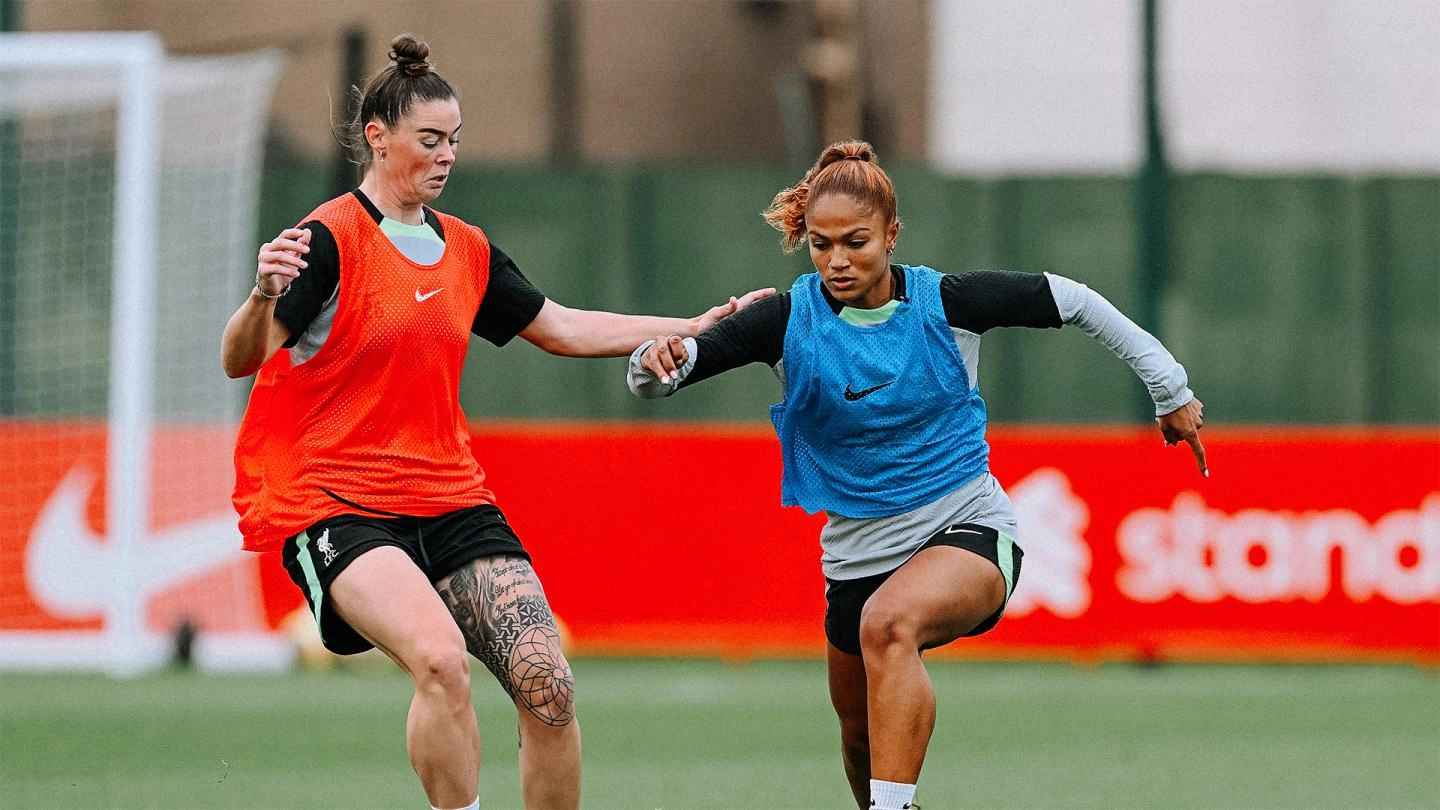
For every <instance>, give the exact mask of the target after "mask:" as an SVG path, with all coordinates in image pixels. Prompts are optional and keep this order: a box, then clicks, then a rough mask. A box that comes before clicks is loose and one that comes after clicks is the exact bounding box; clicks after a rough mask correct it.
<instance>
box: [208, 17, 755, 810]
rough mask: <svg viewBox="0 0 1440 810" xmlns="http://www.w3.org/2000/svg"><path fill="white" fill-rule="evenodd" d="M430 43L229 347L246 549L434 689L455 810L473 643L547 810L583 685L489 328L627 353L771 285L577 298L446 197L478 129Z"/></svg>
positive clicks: (444, 791) (385, 89) (476, 755)
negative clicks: (661, 311)
mask: <svg viewBox="0 0 1440 810" xmlns="http://www.w3.org/2000/svg"><path fill="white" fill-rule="evenodd" d="M428 57H429V48H428V47H427V46H426V45H425V44H424V43H423V42H420V41H418V40H416V39H414V38H413V37H410V36H409V35H401V36H399V37H396V38H395V40H394V41H393V42H392V43H391V51H390V59H391V60H392V61H391V63H390V64H389V65H388V66H387V67H385V68H384V69H382V70H380V71H379V72H378V73H376V74H375V75H374V76H373V77H371V78H370V80H369V81H368V82H367V83H366V86H365V88H364V91H363V93H362V101H361V106H360V109H359V111H358V113H357V116H356V118H355V119H354V120H353V121H351V122H350V132H349V133H348V134H349V136H350V139H351V145H352V148H353V150H354V153H355V159H356V161H357V162H358V163H359V164H360V165H361V167H362V168H363V170H364V179H363V180H362V181H361V183H360V187H359V188H358V189H356V190H355V191H353V192H351V193H348V194H345V195H343V196H341V197H338V198H336V199H334V200H331V201H330V202H327V203H325V204H323V205H321V206H320V207H319V208H317V209H315V211H314V212H313V213H311V214H310V215H309V216H308V217H306V218H305V220H303V221H302V222H301V224H300V226H299V227H296V228H291V229H287V230H285V231H283V232H281V233H280V235H279V236H277V237H276V238H275V239H273V240H271V241H270V242H267V243H266V244H265V245H263V246H261V249H260V254H259V266H258V270H257V273H256V278H255V289H254V290H253V291H252V292H251V294H250V296H249V298H248V299H247V300H246V301H245V303H244V304H242V305H241V306H240V308H239V309H238V310H236V312H235V314H234V315H233V316H231V318H230V321H229V323H228V324H227V325H226V327H225V333H224V337H223V340H222V345H221V355H222V363H223V365H224V368H225V372H226V373H227V374H228V375H230V376H231V377H245V376H249V375H251V374H255V375H256V379H255V384H254V387H253V389H252V392H251V395H250V403H249V406H248V407H247V408H246V412H245V417H244V419H243V421H242V423H241V426H240V433H239V437H238V439H237V442H236V449H235V470H236V485H235V495H234V501H235V508H236V511H237V512H238V513H239V515H240V529H241V533H242V535H243V536H244V543H245V548H247V549H250V550H253V551H275V550H279V551H280V552H281V553H282V555H283V558H284V562H285V566H286V569H287V570H288V571H289V573H290V576H291V578H292V579H293V580H294V581H295V583H296V585H297V586H299V587H300V588H301V590H302V591H304V593H305V596H306V599H307V600H308V601H309V604H310V607H311V609H312V612H313V613H314V615H315V619H316V622H317V623H318V625H319V628H320V633H321V638H322V640H323V641H324V643H325V646H326V647H327V648H329V649H331V650H333V651H335V652H337V653H342V654H346V653H355V652H361V651H363V650H367V649H370V648H371V647H378V648H379V649H381V650H383V651H384V652H385V653H386V654H387V655H389V656H390V657H391V658H392V659H393V660H394V661H395V662H396V663H397V664H398V665H399V666H400V667H401V668H402V669H404V670H405V672H406V673H408V674H409V675H410V677H411V679H412V680H413V681H414V685H415V694H414V698H413V700H412V702H411V704H410V714H409V718H408V722H407V724H406V744H407V748H408V750H409V753H410V761H411V764H412V765H413V766H414V768H415V772H416V774H417V775H418V776H419V777H420V782H421V784H422V785H423V787H424V789H425V792H426V794H427V796H428V797H429V800H430V804H431V805H432V807H435V808H465V807H469V808H477V807H478V806H479V797H478V792H477V784H478V779H479V768H480V735H479V729H478V727H477V724H476V720H475V713H474V709H473V706H472V704H471V699H470V665H469V657H468V655H467V652H468V654H469V655H473V656H475V657H476V658H477V659H479V660H480V661H481V662H482V663H483V664H485V666H486V667H487V668H488V669H489V670H490V671H491V673H493V674H494V676H495V677H496V679H498V680H499V682H500V684H501V686H503V687H504V688H505V691H506V693H507V694H508V695H509V696H510V698H511V699H512V700H513V701H514V703H515V705H516V708H517V711H518V714H519V721H520V723H519V725H520V740H521V748H520V772H521V774H520V775H521V783H522V784H521V788H522V792H523V795H524V799H525V804H526V806H527V807H556V808H564V807H577V806H578V805H579V801H580V728H579V725H578V723H577V721H576V719H575V710H574V678H573V675H572V674H571V669H570V665H569V663H568V662H567V661H566V659H565V656H564V654H563V652H562V651H561V648H560V644H559V632H558V630H557V627H556V623H555V619H554V616H553V615H552V613H551V611H550V608H549V605H548V603H547V601H546V599H545V593H544V590H543V589H542V588H541V585H540V581H539V579H538V578H537V577H536V575H535V571H534V569H533V568H532V567H531V564H530V557H529V555H528V554H527V553H526V551H525V548H524V546H523V545H522V544H521V542H520V540H519V538H518V537H517V536H516V535H515V533H514V531H512V530H511V528H510V526H509V525H508V524H507V523H506V521H505V516H504V515H503V514H502V513H501V512H500V510H499V509H498V508H497V507H496V506H495V498H494V496H493V494H492V493H491V492H490V490H489V489H488V488H487V487H486V485H485V476H484V473H483V471H482V470H481V469H480V467H479V465H478V464H477V463H476V461H475V458H474V456H473V455H472V454H471V450H470V440H469V432H468V430H467V428H466V422H465V415H464V414H463V413H462V412H461V409H460V404H459V381H460V373H461V369H462V367H463V364H464V360H465V353H466V350H467V348H468V346H469V339H470V335H471V334H475V335H479V336H480V337H482V338H485V339H486V340H489V341H490V342H492V343H494V344H496V345H497V346H498V345H504V344H505V343H507V342H509V341H510V340H511V339H512V338H514V337H515V336H517V335H518V336H520V337H522V338H524V339H525V340H528V341H530V342H531V343H533V344H535V345H536V346H538V347H540V348H541V349H544V350H545V351H547V352H550V353H552V354H558V355H564V356H570V357H619V356H624V355H626V354H629V353H630V350H631V349H633V348H634V347H635V345H636V344H638V343H640V342H641V341H643V340H644V339H645V338H647V337H649V336H651V335H654V334H657V333H661V332H663V333H676V334H682V335H695V334H699V333H700V332H702V331H704V330H705V329H707V328H709V327H710V326H712V325H713V324H715V323H716V322H717V321H719V320H720V319H722V318H725V317H726V316H728V315H730V314H731V313H733V312H735V311H737V310H739V309H741V308H743V307H744V306H746V305H747V304H749V303H750V302H751V301H753V300H756V299H758V298H763V297H765V296H767V295H770V294H772V293H773V292H774V290H757V291H755V292H752V293H750V294H748V295H746V296H744V297H742V298H740V299H735V298H731V299H730V301H729V302H727V303H726V304H722V305H720V306H717V307H714V308H712V309H710V310H709V311H708V312H706V313H705V314H703V315H701V316H699V317H697V318H693V319H680V318H661V317H651V316H635V315H621V314H616V313H610V312H597V311H589V310H578V309H570V308H568V307H564V306H561V305H559V304H557V303H555V302H553V301H550V300H549V299H547V298H546V297H545V296H544V295H543V294H541V293H540V292H539V291H538V290H536V289H535V287H534V286H533V285H531V284H530V282H529V281H527V280H526V278H525V277H524V276H523V275H522V274H521V273H520V271H519V269H518V268H517V267H516V266H515V263H514V262H513V261H511V260H510V258H509V257H508V256H506V255H505V253H504V252H503V251H501V250H500V249H499V248H498V247H496V246H495V245H493V244H491V243H490V241H489V240H488V239H487V238H486V236H485V234H484V233H482V232H481V230H480V229H479V228H476V227H474V226H472V225H469V224H467V223H465V222H463V221H461V220H459V219H456V218H455V217H451V216H448V215H446V214H442V213H439V212H437V211H435V210H433V209H431V208H429V207H428V206H427V205H426V204H427V203H429V202H430V201H432V200H434V199H435V198H436V197H437V196H438V195H439V194H440V191H441V190H442V189H443V188H444V187H445V181H446V179H447V178H448V176H449V172H450V169H451V167H452V166H453V165H454V162H455V151H456V146H457V144H458V142H459V133H460V128H461V117H460V105H459V103H458V100H457V94H456V92H455V89H454V88H453V87H452V86H451V85H450V84H449V83H448V82H447V81H446V80H445V79H444V78H442V77H441V76H440V75H439V74H438V73H436V72H435V71H434V70H433V68H432V67H431V64H430V62H429V60H428Z"/></svg>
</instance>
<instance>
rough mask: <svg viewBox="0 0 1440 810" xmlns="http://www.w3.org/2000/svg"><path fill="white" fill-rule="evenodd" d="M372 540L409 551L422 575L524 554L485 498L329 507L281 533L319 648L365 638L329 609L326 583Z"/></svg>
mask: <svg viewBox="0 0 1440 810" xmlns="http://www.w3.org/2000/svg"><path fill="white" fill-rule="evenodd" d="M380 546H395V547H396V548H398V549H400V550H402V551H404V552H405V553H406V554H407V555H409V557H410V559H411V560H412V561H414V563H415V566H416V567H417V568H419V569H420V570H421V571H422V572H423V573H424V574H425V576H427V577H429V579H430V581H431V582H432V583H433V582H438V581H440V580H442V579H444V578H445V577H447V576H449V575H450V574H452V573H454V572H455V571H456V570H458V569H459V568H460V567H461V566H463V565H466V564H467V563H469V562H470V561H472V560H476V559H479V558H481V557H489V556H493V555H496V554H508V555H513V556H517V557H523V558H524V559H526V560H529V559H530V554H529V552H527V551H526V550H525V546H524V545H522V544H521V543H520V538H519V536H518V535H516V534H515V531H514V530H513V529H511V528H510V524H509V523H507V522H505V515H504V514H503V513H501V511H500V510H499V508H497V507H495V506H492V505H490V504H481V505H479V506H472V507H467V508H464V509H458V510H456V511H454V512H447V513H446V514H443V515H438V516H436V517H405V516H400V515H395V516H389V517H386V516H380V515H337V516H335V517H332V518H326V519H325V520H322V521H320V522H318V523H316V524H315V525H313V526H311V527H310V528H308V529H306V530H305V531H303V532H301V533H299V534H297V535H295V536H294V537H291V538H289V539H288V540H286V541H285V546H284V549H283V550H282V552H281V555H282V558H283V560H284V562H285V570H286V571H287V572H288V573H289V574H290V580H291V581H292V582H294V583H295V584H296V585H297V586H298V587H299V588H300V590H301V591H302V592H303V593H304V594H305V600H306V601H307V602H308V603H309V604H310V614H311V615H312V616H314V617H315V621H316V625H317V626H318V627H319V628H320V640H321V641H322V642H323V643H324V644H325V649H327V650H330V651H331V652H334V653H338V654H340V655H353V654H355V653H361V652H365V651H366V650H368V649H370V648H371V647H373V646H375V645H373V644H371V643H370V642H369V641H368V640H366V639H365V637H364V636H362V635H360V634H359V633H358V632H356V631H355V629H354V628H352V627H351V626H350V625H349V624H347V623H346V622H345V620H344V619H341V618H340V616H339V615H338V614H337V613H335V610H334V609H333V607H332V606H331V603H330V596H329V594H330V583H332V582H334V581H335V577H336V576H337V575H338V574H339V573H340V572H341V571H344V570H345V567H346V566H348V565H349V564H350V563H352V562H354V561H355V559H356V558H357V557H359V556H360V555H361V554H364V553H365V552H367V551H370V550H371V549H375V548H379V547H380Z"/></svg>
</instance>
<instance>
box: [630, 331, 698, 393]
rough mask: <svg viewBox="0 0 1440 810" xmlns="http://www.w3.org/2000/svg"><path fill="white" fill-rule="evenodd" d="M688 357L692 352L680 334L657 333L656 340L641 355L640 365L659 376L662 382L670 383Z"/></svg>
mask: <svg viewBox="0 0 1440 810" xmlns="http://www.w3.org/2000/svg"><path fill="white" fill-rule="evenodd" d="M688 359H690V353H689V352H688V351H686V350H685V341H684V340H682V339H681V337H680V336H679V335H657V336H656V337H655V342H654V343H651V344H650V348H648V349H646V350H645V353H644V354H642V355H641V356H640V365H641V366H642V367H643V368H644V369H645V370H646V371H649V372H650V373H651V374H654V375H655V376H656V377H659V378H660V382H662V383H668V382H670V380H671V378H672V377H674V376H675V372H676V370H678V369H679V368H680V367H681V366H683V365H685V361H686V360H688Z"/></svg>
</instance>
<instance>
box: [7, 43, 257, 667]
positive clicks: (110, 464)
mask: <svg viewBox="0 0 1440 810" xmlns="http://www.w3.org/2000/svg"><path fill="white" fill-rule="evenodd" d="M280 66H281V59H280V57H279V55H278V54H277V53H275V52H270V51H266V52H258V53H250V54H244V55H236V56H225V57H204V58H172V57H167V56H166V55H165V53H164V51H163V48H162V47H161V45H160V42H159V40H158V38H157V37H155V36H154V35H151V34H146V33H114V34H97V33H88V34H60V33H56V34H4V35H0V668H20V667H24V668H88V669H104V670H107V671H110V672H112V673H115V674H121V675H124V674H133V673H136V672H142V671H146V670H148V669H152V668H154V667H156V666H159V665H161V664H163V663H165V661H166V660H167V658H168V656H170V655H171V654H173V652H174V639H176V638H177V637H184V636H185V635H187V634H188V633H189V632H190V631H191V630H193V631H195V634H194V636H193V637H194V638H196V639H203V640H204V641H205V644H206V645H207V646H206V648H205V649H206V651H207V653H206V654H209V655H211V656H212V657H214V658H216V659H217V660H220V659H223V658H225V656H226V655H230V656H231V657H233V658H236V659H237V660H242V659H243V660H249V661H258V660H261V659H264V658H265V656H266V655H270V654H273V653H275V651H274V650H270V649H269V648H268V647H267V646H266V644H267V638H268V639H270V640H269V641H268V643H269V644H270V645H273V644H274V642H273V634H272V635H270V636H267V634H266V633H265V630H266V627H265V624H264V621H263V608H262V606H260V605H259V604H258V602H259V596H258V594H259V593H260V588H259V587H257V584H256V581H255V580H256V578H257V576H258V571H257V568H256V565H255V563H254V561H253V560H249V559H247V556H252V555H243V554H242V553H241V552H240V551H239V550H238V549H239V537H238V534H237V531H236V529H235V521H234V518H233V514H232V512H231V511H230V507H229V501H228V496H229V489H230V484H231V481H232V472H231V466H230V447H231V438H232V436H233V432H234V426H235V424H236V423H237V421H238V418H239V412H240V409H241V407H242V405H243V401H244V400H243V397H244V392H243V390H239V389H237V385H239V384H238V383H236V382H235V381H231V380H228V379H226V378H225V376H224V374H223V373H221V371H220V368H219V336H220V331H221V329H222V327H223V326H224V324H225V321H226V319H227V317H228V316H229V314H230V312H232V311H233V310H234V307H235V306H236V304H237V302H239V301H241V300H243V298H244V295H245V291H246V290H247V289H248V288H249V284H250V281H249V279H250V277H251V276H252V275H253V272H254V253H255V244H257V243H256V241H255V211H256V202H257V197H258V186H259V182H258V181H259V176H260V170H261V151H262V145H263V138H264V133H265V130H266V124H267V120H268V111H269V106H270V98H271V94H272V92H273V89H274V86H275V82H276V79H277V77H278V74H279V70H280ZM182 628H183V629H182ZM177 633H179V636H177ZM227 650H228V652H227Z"/></svg>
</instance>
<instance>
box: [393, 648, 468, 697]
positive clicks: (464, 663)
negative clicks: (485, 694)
mask: <svg viewBox="0 0 1440 810" xmlns="http://www.w3.org/2000/svg"><path fill="white" fill-rule="evenodd" d="M405 664H406V669H407V670H408V671H409V673H410V677H411V679H413V680H414V681H415V686H416V688H417V689H426V690H438V691H441V692H444V693H445V694H447V695H452V696H455V695H463V696H464V698H465V699H466V700H469V698H470V657H469V653H467V652H466V650H465V647H464V645H463V644H435V645H431V646H426V647H423V648H421V649H420V650H418V651H416V653H415V654H414V655H412V656H411V657H410V658H409V660H407V661H406V662H405Z"/></svg>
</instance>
